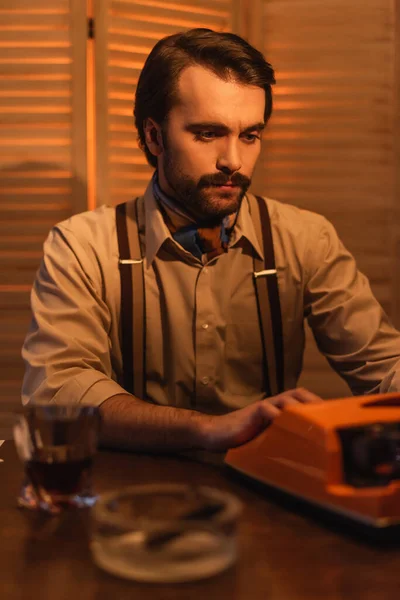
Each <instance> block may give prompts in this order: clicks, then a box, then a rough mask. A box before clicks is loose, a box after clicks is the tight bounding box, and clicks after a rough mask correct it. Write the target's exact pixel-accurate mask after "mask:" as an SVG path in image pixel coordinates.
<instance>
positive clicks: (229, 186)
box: [212, 183, 239, 190]
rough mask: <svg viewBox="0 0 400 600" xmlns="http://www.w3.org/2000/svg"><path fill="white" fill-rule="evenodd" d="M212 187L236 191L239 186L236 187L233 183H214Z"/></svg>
mask: <svg viewBox="0 0 400 600" xmlns="http://www.w3.org/2000/svg"><path fill="white" fill-rule="evenodd" d="M212 187H218V188H221V189H223V190H235V189H237V188H238V187H239V186H238V185H234V184H233V183H213V184H212Z"/></svg>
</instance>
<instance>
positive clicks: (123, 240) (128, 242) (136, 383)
mask: <svg viewBox="0 0 400 600" xmlns="http://www.w3.org/2000/svg"><path fill="white" fill-rule="evenodd" d="M137 208H138V202H137V199H136V200H135V201H133V202H127V203H124V204H119V205H118V206H117V207H116V225H117V237H118V248H119V271H120V276H121V312H120V327H121V337H122V343H121V350H122V366H123V377H124V381H123V383H124V388H125V389H126V391H127V392H129V393H131V394H134V395H135V396H137V397H138V398H144V396H145V373H146V368H145V358H146V338H145V335H146V315H145V296H144V293H145V291H144V271H143V258H142V254H141V249H140V240H139V229H138V218H137Z"/></svg>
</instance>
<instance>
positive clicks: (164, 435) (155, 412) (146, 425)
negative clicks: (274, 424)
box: [100, 388, 321, 452]
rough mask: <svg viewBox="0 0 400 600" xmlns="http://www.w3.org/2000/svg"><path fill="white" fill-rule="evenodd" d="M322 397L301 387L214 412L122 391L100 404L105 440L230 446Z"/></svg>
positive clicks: (146, 447) (170, 446)
mask: <svg viewBox="0 0 400 600" xmlns="http://www.w3.org/2000/svg"><path fill="white" fill-rule="evenodd" d="M320 401H321V398H319V397H318V396H316V395H315V394H313V393H311V392H309V391H307V390H304V389H303V388H298V389H295V390H288V391H286V392H283V393H282V394H279V395H278V396H274V397H271V398H266V399H265V400H260V401H258V402H254V403H252V404H249V405H248V406H245V407H244V408H240V409H238V410H234V411H232V412H230V413H227V414H225V415H218V416H214V415H206V414H202V413H198V412H196V411H193V410H186V409H184V408H174V407H171V406H157V405H154V404H149V403H148V402H144V401H143V400H139V399H137V398H134V397H133V396H130V395H129V394H118V395H117V396H113V397H112V398H109V399H108V400H106V401H105V402H103V404H101V406H100V414H101V416H102V419H103V426H102V435H101V441H102V443H103V444H104V445H107V446H112V447H115V448H125V449H127V450H139V451H140V450H142V451H153V452H157V451H158V452H160V451H167V452H168V451H183V450H209V451H211V452H225V451H227V450H228V449H229V448H234V447H236V446H240V445H241V444H245V443H246V442H248V441H249V440H251V439H253V438H254V437H255V436H256V435H258V434H259V433H261V432H262V431H263V430H264V429H265V428H266V427H268V425H269V424H270V422H271V421H272V420H273V419H275V417H277V416H279V414H280V412H281V410H282V409H283V408H284V407H285V406H289V405H292V404H293V403H296V402H303V403H310V402H320ZM245 402H246V398H243V403H244V404H245Z"/></svg>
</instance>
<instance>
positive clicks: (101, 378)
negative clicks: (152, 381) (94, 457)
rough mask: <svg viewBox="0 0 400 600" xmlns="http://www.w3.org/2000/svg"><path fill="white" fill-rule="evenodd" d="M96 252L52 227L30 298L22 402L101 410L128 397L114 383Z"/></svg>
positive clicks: (106, 317) (105, 310)
mask: <svg viewBox="0 0 400 600" xmlns="http://www.w3.org/2000/svg"><path fill="white" fill-rule="evenodd" d="M101 278H102V273H101V269H100V267H99V264H98V261H96V260H95V256H94V251H93V250H92V249H90V248H89V245H88V244H87V247H85V243H84V241H83V240H80V241H78V239H77V238H76V237H75V236H74V234H73V233H72V232H70V231H65V230H62V229H60V228H58V227H56V228H54V229H53V230H52V231H51V232H50V234H49V236H48V238H47V240H46V242H45V244H44V257H43V260H42V263H41V266H40V268H39V271H38V273H37V275H36V279H35V282H34V285H33V289H32V294H31V306H32V313H33V318H32V322H31V326H30V330H29V332H28V334H27V337H26V339H25V343H24V346H23V349H22V356H23V359H24V361H25V365H26V370H25V377H24V381H23V387H22V402H23V403H24V404H27V403H28V402H30V401H39V402H54V403H63V402H68V403H82V404H86V405H100V404H101V403H102V402H104V401H105V400H107V398H110V397H111V396H113V395H115V394H119V393H126V392H125V390H124V389H123V388H122V387H121V386H120V385H119V384H118V383H117V382H116V381H114V380H113V378H112V360H111V353H110V345H111V344H110V340H109V335H108V332H109V331H110V325H111V318H110V313H109V310H108V307H107V305H106V303H105V301H104V299H103V298H102V291H101V290H102V285H101Z"/></svg>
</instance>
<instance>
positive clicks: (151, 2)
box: [119, 0, 229, 19]
mask: <svg viewBox="0 0 400 600" xmlns="http://www.w3.org/2000/svg"><path fill="white" fill-rule="evenodd" d="M119 3H120V4H128V6H129V5H131V4H132V2H131V1H130V0H128V2H124V0H120V2H119ZM140 4H141V5H142V6H153V7H154V8H161V9H163V10H178V11H179V12H187V13H190V14H193V13H199V14H201V15H212V16H213V17H221V18H223V19H224V18H227V17H228V16H229V15H228V13H227V11H226V10H218V9H215V8H206V7H200V6H199V7H198V8H197V6H193V4H191V5H190V6H185V5H184V4H180V3H178V2H168V1H167V0H142V1H141V3H140Z"/></svg>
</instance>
